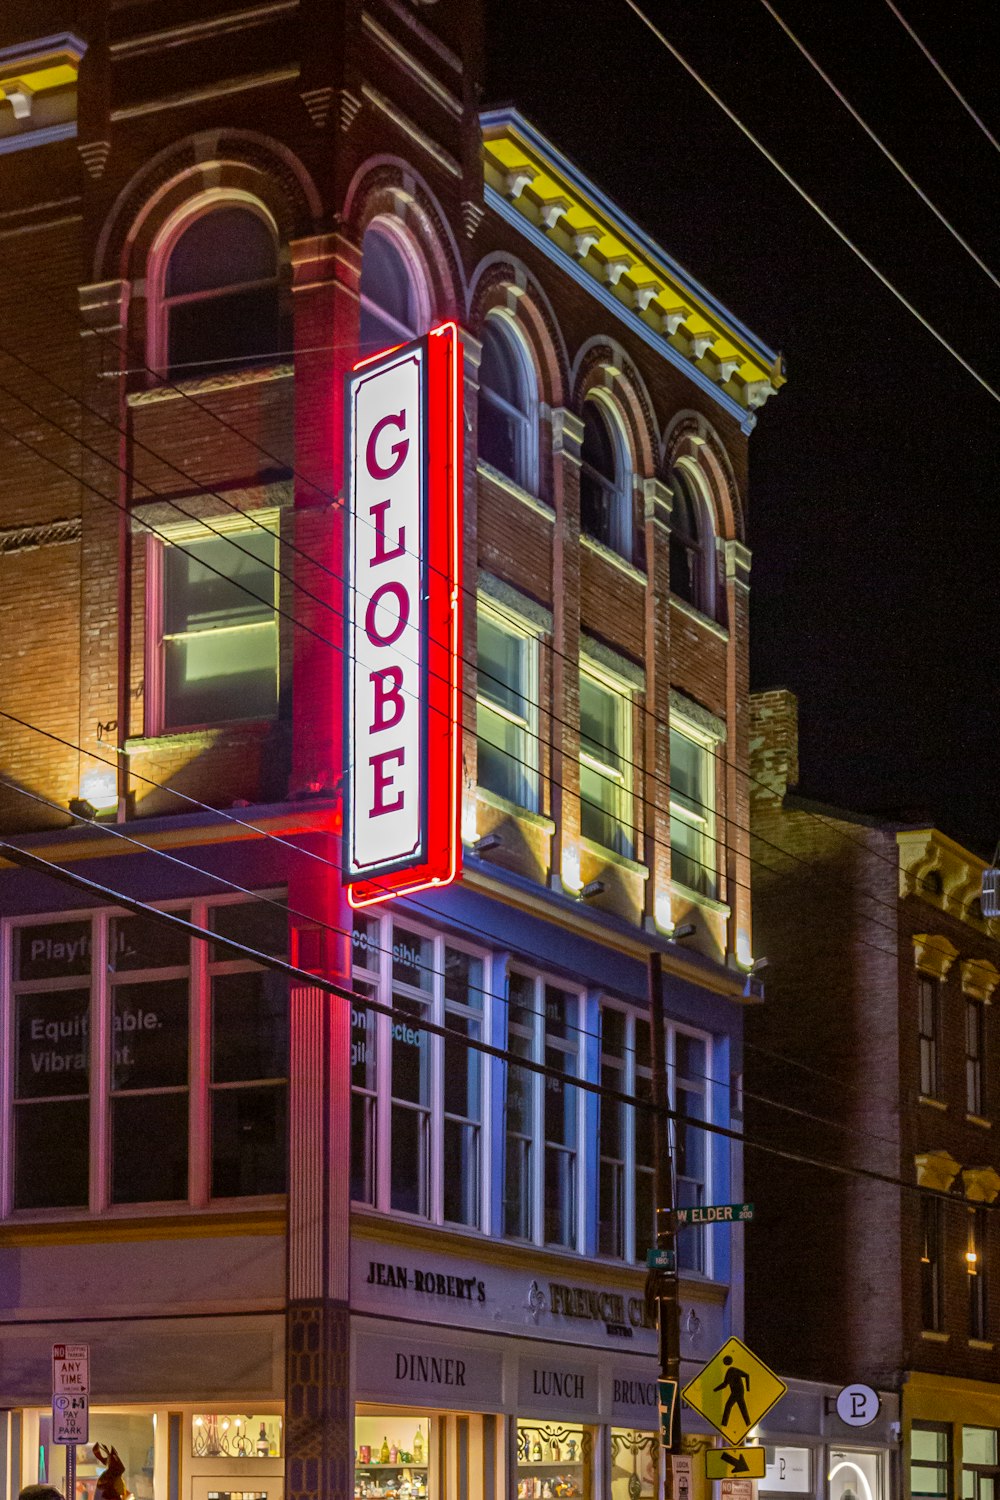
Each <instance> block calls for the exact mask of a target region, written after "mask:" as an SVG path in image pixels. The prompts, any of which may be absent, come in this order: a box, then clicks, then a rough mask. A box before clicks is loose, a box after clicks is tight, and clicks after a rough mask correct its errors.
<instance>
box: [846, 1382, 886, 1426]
mask: <svg viewBox="0 0 1000 1500" xmlns="http://www.w3.org/2000/svg"><path fill="white" fill-rule="evenodd" d="M881 1405H882V1402H881V1400H880V1399H879V1394H878V1392H877V1391H873V1390H872V1388H871V1386H870V1385H845V1386H844V1389H843V1390H842V1391H841V1393H840V1395H839V1396H838V1397H837V1416H838V1417H839V1418H840V1420H841V1421H842V1422H846V1423H847V1425H848V1427H867V1426H868V1424H869V1422H874V1420H875V1418H876V1417H877V1416H878V1413H879V1407H880V1406H881Z"/></svg>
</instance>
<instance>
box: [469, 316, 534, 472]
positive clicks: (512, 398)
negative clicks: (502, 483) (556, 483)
mask: <svg viewBox="0 0 1000 1500" xmlns="http://www.w3.org/2000/svg"><path fill="white" fill-rule="evenodd" d="M534 456H535V442H534V402H533V400H532V389H531V385H530V384H529V380H528V371H527V368H526V360H525V356H524V354H523V353H522V351H521V349H520V348H519V347H518V343H517V335H516V334H515V333H514V332H513V330H512V329H511V328H509V326H507V325H506V324H505V322H504V319H503V318H502V317H499V316H493V317H490V318H487V320H486V327H485V329H484V330H483V353H482V360H481V362H480V366H479V457H480V458H481V459H482V460H483V461H484V462H485V463H487V464H490V465H491V466H492V467H493V468H494V469H498V470H499V472H500V473H501V474H505V475H506V476H507V478H508V479H513V481H514V482H515V484H519V485H520V486H521V488H522V489H525V490H533V489H534V488H535V482H536V480H535V457H534Z"/></svg>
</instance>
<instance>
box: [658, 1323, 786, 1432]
mask: <svg viewBox="0 0 1000 1500" xmlns="http://www.w3.org/2000/svg"><path fill="white" fill-rule="evenodd" d="M787 1390H788V1387H787V1385H786V1384H785V1382H784V1381H783V1380H780V1379H779V1378H778V1376H777V1375H775V1373H774V1371H773V1370H771V1369H769V1368H768V1366H767V1365H766V1364H765V1363H764V1361H763V1360H762V1359H758V1358H757V1356H756V1354H754V1353H753V1352H752V1351H751V1350H750V1349H748V1348H747V1346H746V1344H744V1343H743V1342H742V1340H740V1339H736V1338H731V1339H727V1341H726V1342H725V1343H724V1344H723V1346H722V1348H721V1349H720V1350H719V1352H718V1353H717V1354H716V1355H715V1356H714V1357H713V1358H712V1359H710V1360H709V1362H708V1364H707V1365H706V1366H705V1367H704V1369H703V1370H700V1371H699V1372H698V1374H697V1375H696V1376H695V1377H694V1379H693V1380H692V1381H691V1382H690V1383H689V1384H688V1385H686V1386H685V1387H684V1390H683V1392H682V1394H683V1396H684V1400H685V1401H686V1402H687V1404H688V1406H693V1407H694V1409H695V1411H696V1412H697V1413H698V1414H699V1416H702V1417H704V1418H705V1420H706V1422H711V1424H712V1426H713V1427H714V1428H715V1430H716V1432H721V1433H722V1436H723V1437H724V1438H725V1439H726V1442H727V1443H742V1441H743V1439H744V1438H745V1437H746V1435H747V1433H748V1432H749V1431H750V1429H751V1427H754V1426H756V1424H757V1423H758V1422H759V1421H760V1420H761V1418H762V1417H764V1416H766V1415H767V1413H768V1412H769V1411H770V1410H771V1407H772V1406H773V1405H774V1404H775V1402H776V1401H780V1399H781V1397H782V1396H783V1395H784V1394H785V1392H786V1391H787Z"/></svg>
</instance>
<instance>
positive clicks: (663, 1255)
mask: <svg viewBox="0 0 1000 1500" xmlns="http://www.w3.org/2000/svg"><path fill="white" fill-rule="evenodd" d="M646 1265H647V1267H648V1268H649V1270H650V1271H676V1270H677V1253H676V1251H674V1250H655V1249H654V1250H647V1251H646Z"/></svg>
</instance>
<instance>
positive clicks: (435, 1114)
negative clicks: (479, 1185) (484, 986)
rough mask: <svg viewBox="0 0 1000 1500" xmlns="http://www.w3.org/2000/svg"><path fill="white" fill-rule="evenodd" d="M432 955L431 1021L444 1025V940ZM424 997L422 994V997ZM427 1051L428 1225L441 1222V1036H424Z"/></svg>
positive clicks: (442, 1174) (442, 1100)
mask: <svg viewBox="0 0 1000 1500" xmlns="http://www.w3.org/2000/svg"><path fill="white" fill-rule="evenodd" d="M431 952H432V953H433V955H434V970H435V972H434V976H433V978H432V980H431V983H432V985H433V987H434V988H433V998H432V1000H431V1004H430V1007H429V1009H430V1016H431V1020H432V1021H433V1022H434V1023H435V1024H436V1025H438V1026H444V1024H445V1004H444V968H445V965H444V939H443V938H441V937H437V938H435V939H434V945H433V947H432V949H431ZM425 998H426V997H425ZM428 1041H429V1042H430V1050H431V1069H430V1073H431V1076H430V1079H429V1080H428V1083H429V1088H430V1157H431V1159H430V1203H429V1204H428V1210H429V1212H428V1218H429V1219H430V1221H431V1223H432V1224H441V1223H443V1222H444V1037H443V1036H435V1035H433V1034H432V1035H430V1036H429V1037H428Z"/></svg>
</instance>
